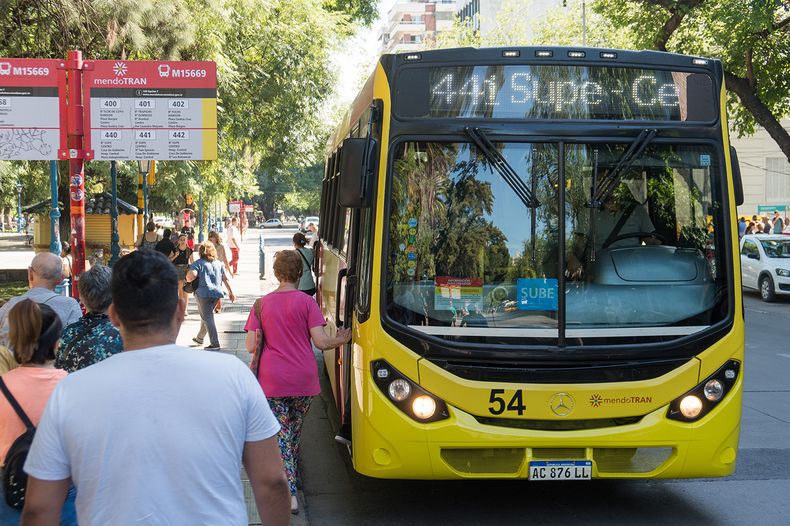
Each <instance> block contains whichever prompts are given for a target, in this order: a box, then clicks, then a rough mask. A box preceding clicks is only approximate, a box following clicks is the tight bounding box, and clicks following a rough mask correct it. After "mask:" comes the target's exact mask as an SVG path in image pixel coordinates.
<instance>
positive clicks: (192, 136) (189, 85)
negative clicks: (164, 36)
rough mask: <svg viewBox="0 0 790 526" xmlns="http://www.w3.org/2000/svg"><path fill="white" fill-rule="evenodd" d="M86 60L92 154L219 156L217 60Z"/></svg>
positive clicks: (167, 157)
mask: <svg viewBox="0 0 790 526" xmlns="http://www.w3.org/2000/svg"><path fill="white" fill-rule="evenodd" d="M86 64H87V66H86V72H85V82H86V86H87V90H86V95H85V97H86V100H85V105H86V106H87V107H89V108H90V111H89V112H86V120H87V122H86V128H89V129H90V134H89V139H88V141H89V143H88V144H87V145H86V150H93V158H94V159H99V160H101V159H104V160H133V159H155V160H179V161H181V160H203V159H206V160H208V159H216V158H217V69H216V64H215V63H214V62H160V61H114V60H96V61H90V62H86ZM86 138H87V137H86Z"/></svg>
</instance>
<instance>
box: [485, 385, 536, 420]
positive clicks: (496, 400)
mask: <svg viewBox="0 0 790 526" xmlns="http://www.w3.org/2000/svg"><path fill="white" fill-rule="evenodd" d="M504 394H505V390H504V389H491V394H490V396H489V397H488V403H490V404H491V406H490V407H489V408H488V412H489V413H491V414H492V415H501V414H502V413H504V412H505V410H508V411H515V412H517V413H518V415H519V416H521V415H523V414H524V411H526V410H527V406H525V405H524V391H515V392H514V393H513V396H512V397H510V401H509V402H506V400H507V398H506V397H503V396H502V395H504Z"/></svg>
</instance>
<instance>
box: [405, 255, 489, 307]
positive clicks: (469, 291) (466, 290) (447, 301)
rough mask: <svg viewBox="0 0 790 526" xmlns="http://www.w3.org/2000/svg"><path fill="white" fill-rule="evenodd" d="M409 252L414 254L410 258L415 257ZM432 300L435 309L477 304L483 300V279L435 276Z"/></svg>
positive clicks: (415, 257) (415, 256)
mask: <svg viewBox="0 0 790 526" xmlns="http://www.w3.org/2000/svg"><path fill="white" fill-rule="evenodd" d="M409 254H414V258H409V259H410V260H412V261H413V260H415V259H417V254H416V253H414V252H409ZM433 301H434V306H433V308H434V309H436V310H453V309H461V308H462V307H466V306H468V305H471V304H476V305H478V306H479V305H481V304H482V301H483V279H482V278H453V277H449V276H436V278H435V279H434V300H433Z"/></svg>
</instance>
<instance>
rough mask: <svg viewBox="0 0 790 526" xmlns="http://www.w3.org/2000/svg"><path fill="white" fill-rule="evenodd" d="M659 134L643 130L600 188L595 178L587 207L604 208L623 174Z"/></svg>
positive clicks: (655, 131)
mask: <svg viewBox="0 0 790 526" xmlns="http://www.w3.org/2000/svg"><path fill="white" fill-rule="evenodd" d="M657 133H658V130H642V132H641V133H640V134H639V136H637V138H636V139H634V142H632V143H631V146H629V147H628V149H627V150H626V151H625V153H624V154H623V156H622V157H620V160H618V161H617V165H615V167H614V168H613V169H612V171H611V172H609V174H607V176H606V177H605V178H604V180H603V181H601V186H600V187H598V188H595V178H593V187H592V188H591V189H590V195H591V196H592V197H591V199H590V202H589V203H587V206H589V207H590V208H601V206H603V204H604V203H605V202H606V200H607V199H609V197H611V195H612V193H613V192H614V191H615V189H616V188H617V187H618V185H619V184H620V180H621V179H622V178H623V173H625V171H626V170H628V169H629V168H630V167H631V165H632V164H634V161H636V160H637V159H638V158H639V157H640V156H641V155H642V153H643V152H644V151H645V148H647V145H648V144H650V141H652V140H653V139H654V138H655V136H656V134H657Z"/></svg>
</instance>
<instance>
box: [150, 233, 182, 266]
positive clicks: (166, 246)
mask: <svg viewBox="0 0 790 526" xmlns="http://www.w3.org/2000/svg"><path fill="white" fill-rule="evenodd" d="M172 235H173V232H172V231H171V230H170V229H169V228H165V229H164V231H163V232H162V240H161V241H159V243H157V244H156V246H155V247H154V250H156V251H157V252H161V253H162V254H164V255H165V256H166V257H167V258H168V259H169V260H170V261H173V259H175V257H176V246H175V244H174V243H173V241H172V240H171V239H170V237H171V236H172ZM176 240H178V238H177V237H176Z"/></svg>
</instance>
